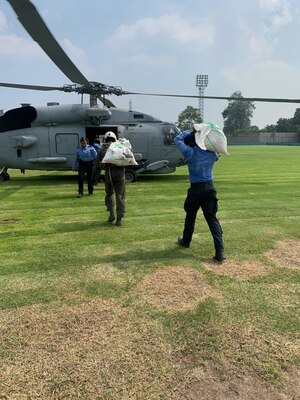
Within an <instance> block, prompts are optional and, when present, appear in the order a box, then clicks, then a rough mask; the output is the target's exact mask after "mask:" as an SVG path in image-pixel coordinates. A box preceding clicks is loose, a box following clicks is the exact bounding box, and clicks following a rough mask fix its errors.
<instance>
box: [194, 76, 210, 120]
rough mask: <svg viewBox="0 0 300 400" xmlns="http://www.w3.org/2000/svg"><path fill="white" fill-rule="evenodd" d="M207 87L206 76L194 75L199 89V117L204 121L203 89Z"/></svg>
mask: <svg viewBox="0 0 300 400" xmlns="http://www.w3.org/2000/svg"><path fill="white" fill-rule="evenodd" d="M207 85H208V75H196V86H197V87H198V88H199V106H198V107H199V115H200V117H201V119H202V121H204V99H203V96H204V89H205V88H206V86H207Z"/></svg>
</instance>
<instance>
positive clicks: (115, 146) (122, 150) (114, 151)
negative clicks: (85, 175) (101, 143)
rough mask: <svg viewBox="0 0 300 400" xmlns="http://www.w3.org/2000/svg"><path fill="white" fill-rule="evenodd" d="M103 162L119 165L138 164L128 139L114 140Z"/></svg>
mask: <svg viewBox="0 0 300 400" xmlns="http://www.w3.org/2000/svg"><path fill="white" fill-rule="evenodd" d="M102 163H103V164H105V163H108V164H113V165H117V166H119V167H128V166H130V165H138V163H137V162H136V160H135V158H134V155H133V153H132V151H131V144H130V142H129V140H127V139H119V140H117V141H116V142H113V143H112V144H111V145H110V146H109V148H108V149H107V151H106V154H105V156H104V158H103V160H102Z"/></svg>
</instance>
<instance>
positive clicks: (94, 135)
mask: <svg viewBox="0 0 300 400" xmlns="http://www.w3.org/2000/svg"><path fill="white" fill-rule="evenodd" d="M108 131H112V132H114V133H115V135H116V136H117V138H118V128H117V127H116V126H112V127H110V126H97V127H86V128H85V137H86V138H87V139H88V142H89V144H90V145H91V146H93V145H94V143H95V141H96V143H97V140H98V141H99V144H101V143H103V142H104V135H105V134H106V132H108Z"/></svg>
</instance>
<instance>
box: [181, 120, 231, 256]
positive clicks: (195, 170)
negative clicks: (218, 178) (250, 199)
mask: <svg viewBox="0 0 300 400" xmlns="http://www.w3.org/2000/svg"><path fill="white" fill-rule="evenodd" d="M196 129H199V131H198V132H197V130H196ZM200 130H201V124H200V125H197V124H195V125H194V126H193V129H192V130H187V131H184V132H181V133H180V134H179V135H177V136H176V138H175V140H174V142H175V144H176V146H177V147H178V149H179V150H180V151H181V153H182V154H183V156H184V158H185V161H186V163H187V165H188V169H189V178H190V183H191V185H190V188H189V189H188V192H187V197H186V200H185V202H184V210H185V212H186V217H185V224H184V230H183V236H180V237H179V238H178V244H179V245H180V246H182V247H190V243H191V241H192V236H193V233H194V227H195V221H196V217H197V212H198V210H199V208H200V207H201V209H202V212H203V215H204V217H205V219H206V222H207V224H208V226H209V229H210V232H211V234H212V237H213V241H214V246H215V256H214V257H213V259H214V261H217V262H222V261H224V260H225V256H224V245H223V238H222V233H223V232H222V228H221V225H220V223H219V221H218V219H217V216H216V214H217V211H218V199H217V191H216V188H215V187H214V184H213V175H212V170H213V166H214V163H215V162H216V161H217V160H218V159H219V156H218V154H217V153H215V152H214V151H210V150H203V149H202V148H200V147H199V145H198V143H199V144H200V145H201V147H204V148H205V146H203V145H202V144H201V142H203V140H202V139H203V131H202V135H201V132H200ZM204 130H205V126H204ZM204 136H205V135H204ZM196 141H198V143H196ZM226 151H227V150H226Z"/></svg>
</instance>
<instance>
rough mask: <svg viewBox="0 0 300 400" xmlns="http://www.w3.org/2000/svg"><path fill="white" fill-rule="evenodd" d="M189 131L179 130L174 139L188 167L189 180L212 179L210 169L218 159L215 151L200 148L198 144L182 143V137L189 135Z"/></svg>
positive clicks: (201, 180) (203, 180)
mask: <svg viewBox="0 0 300 400" xmlns="http://www.w3.org/2000/svg"><path fill="white" fill-rule="evenodd" d="M190 133H191V132H190V131H184V132H181V133H180V134H179V135H177V136H176V137H175V139H174V142H175V144H176V146H177V147H178V149H179V150H180V151H181V153H182V154H183V156H184V158H185V161H186V163H187V165H188V168H189V175H190V182H191V183H196V182H209V181H213V179H214V178H213V175H212V170H213V166H214V163H215V161H217V160H218V159H219V157H218V155H217V153H214V152H213V151H209V150H202V149H200V147H199V146H195V147H190V146H187V145H186V144H185V143H184V138H185V137H186V136H188V135H190Z"/></svg>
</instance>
